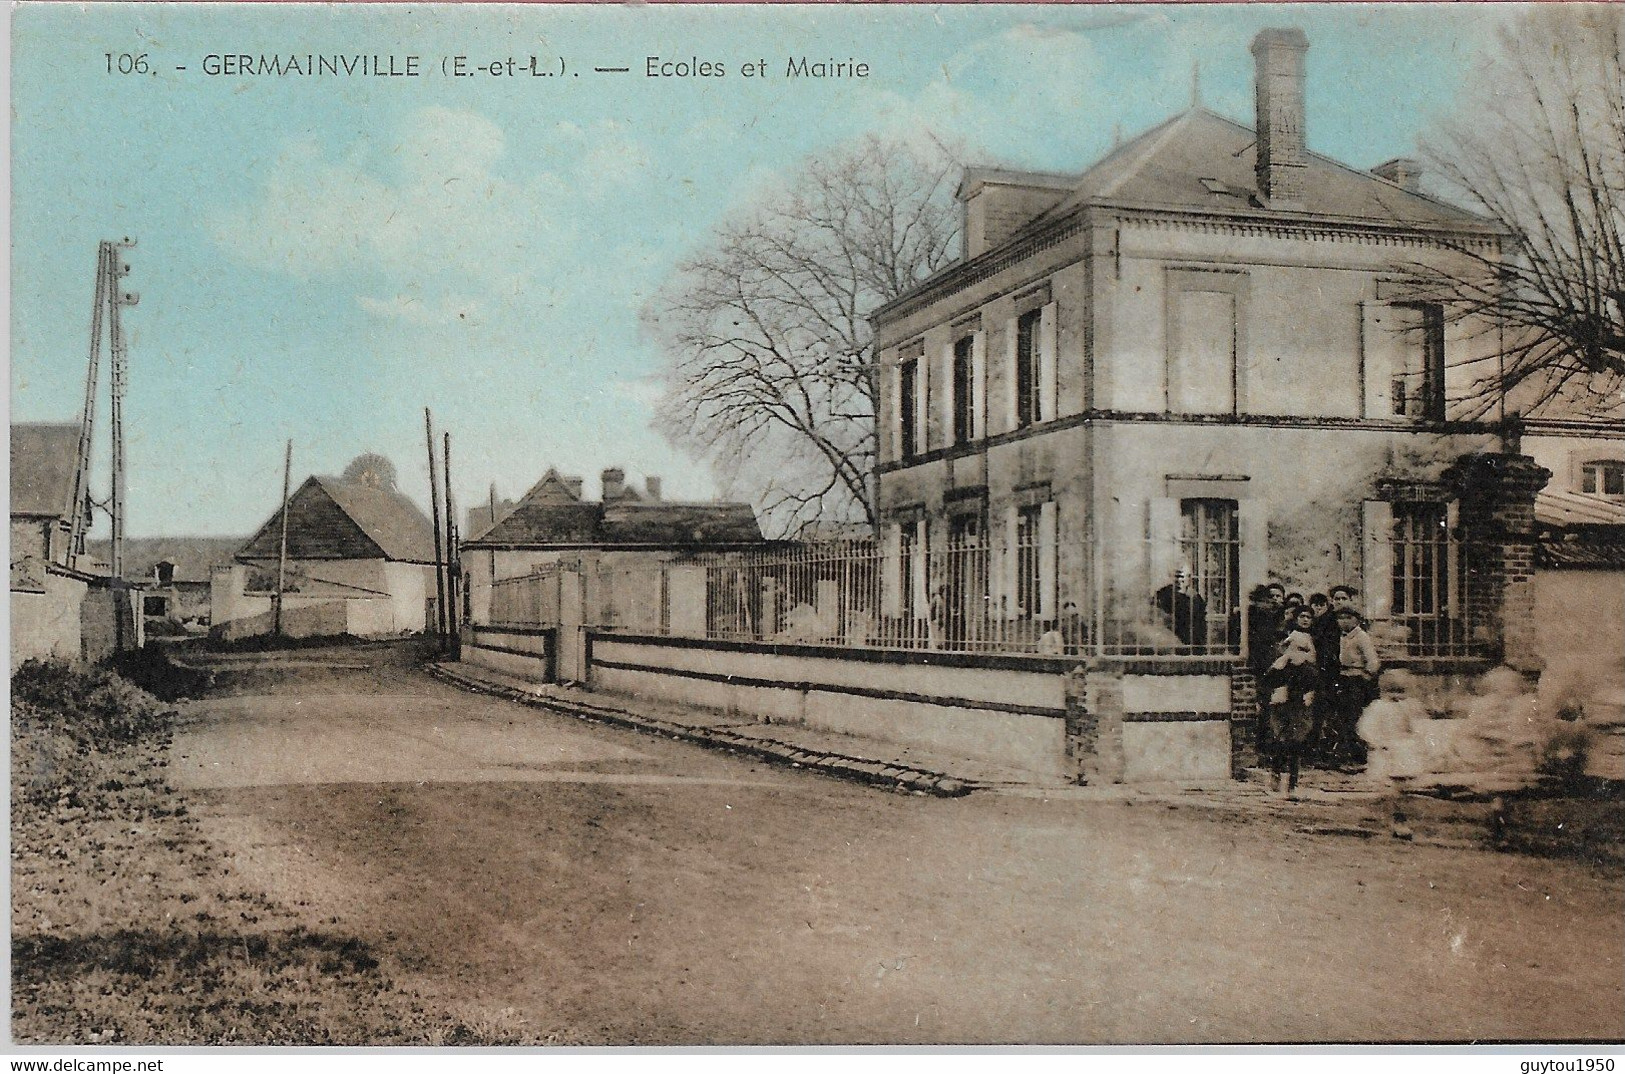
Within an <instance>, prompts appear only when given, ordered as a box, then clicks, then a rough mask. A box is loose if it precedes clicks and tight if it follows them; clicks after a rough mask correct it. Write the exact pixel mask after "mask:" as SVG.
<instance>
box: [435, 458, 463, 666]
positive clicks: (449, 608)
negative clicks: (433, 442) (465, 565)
mask: <svg viewBox="0 0 1625 1074" xmlns="http://www.w3.org/2000/svg"><path fill="white" fill-rule="evenodd" d="M441 436H442V443H443V445H444V461H443V463H442V465H441V468H440V485H441V488H442V490H443V491H444V493H445V497H446V626H447V628H448V630H447V637H448V639H449V641H450V644H451V652H452V655H453V656H454V657H455V656H456V655H457V654H458V650H459V645H458V640H459V635H458V633H457V619H458V612H459V608H458V604H457V590H458V588H459V584H458V583H459V582H460V581H461V573H462V572H461V571H460V570H459V569H458V567H459V559H460V557H459V555H458V551H457V523H456V518H457V515H456V514H455V508H454V506H453V504H452V499H451V434H450V433H442V434H441Z"/></svg>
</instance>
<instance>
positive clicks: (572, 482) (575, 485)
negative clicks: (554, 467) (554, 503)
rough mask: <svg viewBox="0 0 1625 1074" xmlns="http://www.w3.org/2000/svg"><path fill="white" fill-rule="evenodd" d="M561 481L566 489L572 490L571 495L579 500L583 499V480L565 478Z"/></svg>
mask: <svg viewBox="0 0 1625 1074" xmlns="http://www.w3.org/2000/svg"><path fill="white" fill-rule="evenodd" d="M560 480H562V481H563V482H564V487H565V488H567V489H569V490H570V495H572V496H574V497H575V498H576V499H578V500H579V499H581V478H579V477H565V478H561V479H560Z"/></svg>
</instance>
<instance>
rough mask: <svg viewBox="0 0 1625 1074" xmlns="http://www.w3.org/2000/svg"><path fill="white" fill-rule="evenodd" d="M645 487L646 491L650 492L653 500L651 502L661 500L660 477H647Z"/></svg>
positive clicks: (644, 482)
mask: <svg viewBox="0 0 1625 1074" xmlns="http://www.w3.org/2000/svg"><path fill="white" fill-rule="evenodd" d="M643 487H644V489H645V490H647V491H648V493H649V499H651V500H658V499H660V478H658V477H645V478H644V479H643Z"/></svg>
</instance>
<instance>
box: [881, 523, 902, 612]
mask: <svg viewBox="0 0 1625 1074" xmlns="http://www.w3.org/2000/svg"><path fill="white" fill-rule="evenodd" d="M880 579H881V587H882V588H881V594H880V614H881V615H885V616H889V617H891V618H893V619H895V618H897V617H898V616H899V615H902V614H903V586H904V584H905V578H904V575H903V527H902V526H900V525H898V524H897V523H896V522H893V523H891V524H890V525H888V526H887V527H886V534H885V540H884V542H883V543H882V545H881V548H880Z"/></svg>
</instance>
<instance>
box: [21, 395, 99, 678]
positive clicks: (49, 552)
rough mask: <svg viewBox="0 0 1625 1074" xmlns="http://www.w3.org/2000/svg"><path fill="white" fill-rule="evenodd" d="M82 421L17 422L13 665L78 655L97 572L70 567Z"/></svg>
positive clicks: (63, 658)
mask: <svg viewBox="0 0 1625 1074" xmlns="http://www.w3.org/2000/svg"><path fill="white" fill-rule="evenodd" d="M78 449H79V426H78V425H70V424H60V425H45V424H18V425H13V426H12V427H11V597H10V601H11V664H12V667H16V666H17V664H18V663H20V662H21V661H23V660H28V659H31V658H33V659H56V660H78V659H79V658H80V657H81V656H82V655H84V651H83V641H84V639H83V635H82V620H83V616H84V606H85V599H86V593H87V591H88V589H89V586H90V584H91V582H92V581H93V577H92V576H91V575H90V574H88V573H86V572H84V571H80V570H75V569H72V568H70V567H68V565H67V563H68V540H69V537H70V532H69V527H70V518H71V517H72V513H73V511H72V506H73V505H72V504H71V503H70V501H71V499H72V498H73V468H74V460H75V459H76V458H77V457H78Z"/></svg>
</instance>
